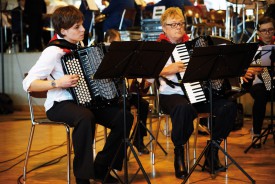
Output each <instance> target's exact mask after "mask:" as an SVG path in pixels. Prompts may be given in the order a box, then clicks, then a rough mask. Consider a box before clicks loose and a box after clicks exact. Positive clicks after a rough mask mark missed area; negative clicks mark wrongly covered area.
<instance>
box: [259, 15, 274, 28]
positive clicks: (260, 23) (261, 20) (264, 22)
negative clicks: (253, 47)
mask: <svg viewBox="0 0 275 184" xmlns="http://www.w3.org/2000/svg"><path fill="white" fill-rule="evenodd" d="M270 22H271V23H272V24H273V26H274V20H273V19H272V18H270V17H267V16H264V17H262V18H260V19H259V21H258V25H257V30H258V31H259V30H260V26H261V25H262V24H267V23H270Z"/></svg>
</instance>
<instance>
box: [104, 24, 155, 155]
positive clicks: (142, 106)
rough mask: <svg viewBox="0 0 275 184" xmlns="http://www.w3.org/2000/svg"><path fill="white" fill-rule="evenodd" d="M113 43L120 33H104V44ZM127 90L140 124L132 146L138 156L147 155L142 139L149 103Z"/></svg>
mask: <svg viewBox="0 0 275 184" xmlns="http://www.w3.org/2000/svg"><path fill="white" fill-rule="evenodd" d="M113 41H121V38H120V33H119V31H117V30H115V29H109V30H107V31H106V34H105V37H104V42H105V43H112V42H113ZM137 82H138V81H137V80H136V79H133V82H132V85H137V86H138V87H136V88H135V89H137V88H139V87H140V86H139V84H137ZM143 82H146V80H144V81H143ZM150 85H151V83H146V84H145V87H146V89H148V88H149V87H150ZM128 90H129V92H130V94H131V95H130V98H128V99H127V100H128V103H129V106H132V105H133V106H135V108H139V109H138V111H139V112H138V116H139V118H138V119H139V121H140V123H142V125H139V124H138V123H137V124H136V127H135V129H136V128H137V130H136V134H135V135H134V141H133V145H134V146H135V147H136V149H137V150H138V152H139V153H140V154H149V150H148V149H147V147H146V146H145V144H144V137H145V136H146V135H147V131H146V128H145V127H146V120H147V116H148V111H149V102H148V101H146V100H144V99H143V98H142V94H137V93H139V92H140V91H138V89H137V90H132V91H131V88H130V89H129V88H128ZM138 95H140V96H138ZM129 108H130V107H129Z"/></svg>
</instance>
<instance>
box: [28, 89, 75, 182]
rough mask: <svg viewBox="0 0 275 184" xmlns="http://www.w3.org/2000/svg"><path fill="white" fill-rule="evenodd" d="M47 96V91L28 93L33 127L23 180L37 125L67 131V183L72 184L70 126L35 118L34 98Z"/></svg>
mask: <svg viewBox="0 0 275 184" xmlns="http://www.w3.org/2000/svg"><path fill="white" fill-rule="evenodd" d="M46 94H47V91H45V92H28V93H27V95H28V102H29V109H30V117H31V123H32V126H31V131H30V136H29V141H28V146H27V151H26V157H25V163H24V168H23V180H24V181H26V180H27V165H28V161H29V156H30V151H31V146H32V140H33V136H34V130H35V127H36V126H37V125H44V126H46V125H48V126H64V128H65V130H66V135H67V183H68V184H70V183H71V178H70V170H71V139H70V126H69V125H67V124H66V123H64V122H55V121H50V120H48V119H42V118H36V116H35V112H34V107H33V98H39V99H42V98H46Z"/></svg>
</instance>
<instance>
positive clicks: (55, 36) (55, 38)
mask: <svg viewBox="0 0 275 184" xmlns="http://www.w3.org/2000/svg"><path fill="white" fill-rule="evenodd" d="M57 39H58V37H57V34H54V35H53V37H52V38H51V40H50V41H49V43H50V42H52V41H54V40H57ZM61 49H62V50H63V51H64V52H65V53H66V54H68V53H70V52H71V50H70V49H66V48H61Z"/></svg>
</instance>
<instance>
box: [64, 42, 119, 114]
mask: <svg viewBox="0 0 275 184" xmlns="http://www.w3.org/2000/svg"><path fill="white" fill-rule="evenodd" d="M103 57H104V45H98V46H91V47H86V48H80V49H78V50H75V51H73V52H71V53H68V54H66V55H64V56H63V57H62V58H61V64H62V67H63V70H64V73H65V74H69V75H70V74H77V75H79V81H78V84H77V86H76V87H73V88H69V90H70V92H71V94H72V96H73V98H74V100H75V102H76V103H77V104H78V105H80V106H83V107H87V108H92V109H95V108H96V109H98V108H103V107H106V106H108V105H111V104H114V103H117V102H118V99H119V92H118V90H117V87H116V84H115V83H114V81H113V80H111V79H93V76H94V74H95V72H96V71H97V69H98V67H99V65H100V63H101V61H102V59H103Z"/></svg>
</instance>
